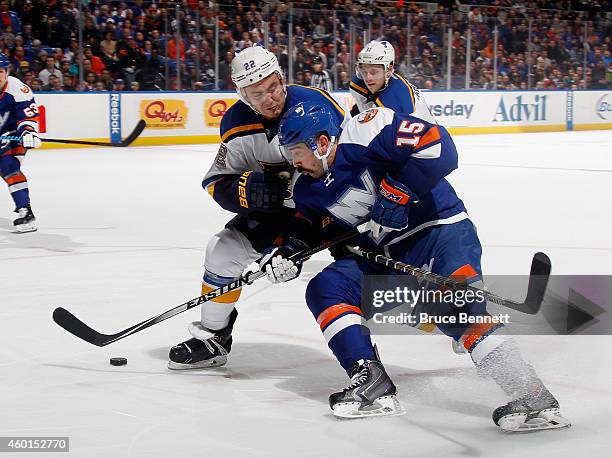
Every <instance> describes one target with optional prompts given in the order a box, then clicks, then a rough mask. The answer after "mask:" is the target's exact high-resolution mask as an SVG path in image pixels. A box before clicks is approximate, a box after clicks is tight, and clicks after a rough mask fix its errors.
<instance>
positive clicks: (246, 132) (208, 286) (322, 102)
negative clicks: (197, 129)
mask: <svg viewBox="0 0 612 458" xmlns="http://www.w3.org/2000/svg"><path fill="white" fill-rule="evenodd" d="M231 78H232V81H233V82H234V84H235V86H236V89H237V92H238V96H239V98H240V100H239V101H238V102H236V103H235V104H234V105H232V107H231V108H230V109H229V110H228V111H227V112H226V113H225V115H224V116H223V119H222V120H221V127H220V135H221V145H220V147H219V152H218V153H217V156H216V158H215V160H214V163H213V165H212V166H211V168H210V170H209V171H208V173H207V174H206V176H205V177H204V181H203V182H202V186H203V187H204V188H205V189H206V190H207V191H208V193H209V194H210V195H211V196H212V198H213V199H214V200H215V201H216V202H217V203H218V204H219V205H220V206H221V207H222V208H224V209H225V210H228V211H230V212H232V213H236V217H235V218H234V219H232V220H231V221H230V222H229V223H228V224H227V225H226V226H225V228H224V229H223V230H221V231H220V232H219V233H217V234H216V235H215V236H213V238H212V239H211V240H210V241H209V242H208V245H207V247H206V259H205V263H204V268H205V271H204V277H203V280H202V294H206V293H207V292H209V291H211V290H213V289H216V288H219V287H220V286H223V285H225V284H227V283H230V282H232V281H233V280H235V279H237V278H238V277H240V276H241V275H242V273H243V271H244V269H245V268H246V267H247V266H248V265H249V264H251V263H252V262H254V261H256V260H258V259H259V258H260V257H261V256H262V254H261V253H262V250H263V249H264V248H266V247H268V246H270V245H271V244H272V242H273V240H274V239H275V238H276V237H278V236H280V235H282V233H283V230H284V223H285V222H286V221H287V220H288V219H289V216H290V215H291V213H292V210H290V209H288V208H286V207H284V206H283V203H284V199H285V198H286V197H287V196H288V186H289V182H288V179H289V177H290V176H291V173H292V172H293V168H292V166H291V164H290V163H288V162H287V161H286V159H285V158H284V157H283V156H282V154H281V152H280V148H279V145H278V136H277V130H278V122H279V120H280V118H281V116H282V115H283V113H285V111H287V110H288V109H291V107H293V106H295V105H296V104H298V103H300V102H303V101H306V100H308V101H310V102H311V103H314V104H316V105H319V106H323V107H325V108H326V109H327V110H328V112H329V113H332V116H333V117H334V118H335V121H336V122H337V123H338V124H343V123H344V122H346V121H348V119H349V118H350V116H349V114H348V112H347V111H346V110H345V109H344V108H343V107H342V106H341V104H340V103H339V102H338V101H336V100H335V99H334V98H333V97H332V96H331V95H330V94H328V93H327V92H325V91H322V90H320V89H315V88H308V87H302V86H295V85H289V86H287V85H285V81H284V78H283V74H282V71H281V68H280V67H279V65H278V62H277V59H276V56H275V55H274V54H272V53H271V52H269V51H267V50H266V49H265V48H263V47H260V46H253V47H250V48H246V49H244V50H243V51H242V52H240V53H239V54H237V55H236V57H235V58H234V60H233V61H232V63H231ZM240 292H241V291H240V290H236V291H232V292H230V293H227V294H224V295H223V296H220V297H219V298H217V299H213V300H212V301H209V302H205V303H204V304H203V305H202V309H201V319H200V321H197V322H194V323H192V324H190V325H189V332H190V334H191V336H192V338H190V339H189V340H187V341H185V342H182V343H180V344H178V345H176V346H174V347H172V348H171V349H170V354H169V359H170V361H169V363H168V367H169V368H170V369H198V368H204V367H212V366H221V365H223V364H225V363H226V362H227V355H228V353H229V352H230V349H231V345H232V328H233V326H234V322H235V321H236V317H237V315H238V312H237V310H236V308H235V305H236V302H237V301H238V298H239V297H240Z"/></svg>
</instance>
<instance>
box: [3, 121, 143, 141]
mask: <svg viewBox="0 0 612 458" xmlns="http://www.w3.org/2000/svg"><path fill="white" fill-rule="evenodd" d="M146 125H147V122H146V121H145V120H144V119H141V120H140V121H138V124H136V127H135V128H134V130H133V131H132V133H131V134H130V135H128V136H127V137H125V138H124V139H123V140H121V141H120V142H119V143H111V142H94V141H89V140H67V139H66V140H65V139H63V138H42V137H41V139H40V140H41V141H42V142H47V143H68V144H71V145H93V146H117V147H120V148H124V147H126V146H130V145H131V144H132V143H133V142H134V140H136V139H137V138H138V136H139V135H140V134H141V133H142V131H143V130H144V128H145V127H146ZM0 140H4V141H19V140H21V137H18V136H14V135H9V136H4V137H0Z"/></svg>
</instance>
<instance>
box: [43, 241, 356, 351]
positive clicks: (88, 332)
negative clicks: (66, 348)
mask: <svg viewBox="0 0 612 458" xmlns="http://www.w3.org/2000/svg"><path fill="white" fill-rule="evenodd" d="M357 235H359V231H358V230H357V229H352V230H350V231H348V232H346V233H344V234H342V235H339V236H338V237H336V238H335V239H332V240H328V241H325V242H323V243H321V244H320V245H318V246H316V247H314V248H311V249H308V250H305V251H301V252H299V253H296V254H295V255H294V256H291V258H290V259H291V260H293V261H295V262H302V261H304V260H306V259H307V258H309V257H310V256H312V255H314V254H316V253H318V252H320V251H323V250H325V249H327V248H329V247H331V246H333V245H337V244H339V243H342V242H346V241H348V240H350V239H352V238H353V237H356V236H357ZM265 275H266V274H265V273H263V272H261V271H256V272H249V273H247V274H245V275H243V276H242V277H240V278H239V279H237V280H234V281H233V282H231V283H228V284H227V285H225V286H222V287H220V288H217V289H214V290H212V291H209V292H208V293H206V294H205V295H202V296H200V297H196V298H194V299H191V300H190V301H187V302H185V303H183V304H180V305H177V306H176V307H174V308H171V309H170V310H167V311H166V312H164V313H161V314H159V315H157V316H154V317H151V318H149V319H147V320H144V321H142V322H140V323H138V324H135V325H134V326H130V327H129V328H127V329H124V330H123V331H119V332H118V333H116V334H102V333H100V332H98V331H96V330H95V329H92V328H90V327H89V326H87V325H86V324H85V323H83V322H82V321H81V320H79V319H78V318H77V317H76V316H74V315H73V314H72V313H70V312H69V311H68V310H66V309H65V308H63V307H58V308H56V309H55V310H54V311H53V321H55V322H56V323H57V324H58V325H59V326H60V327H62V328H64V329H65V330H66V331H68V332H69V333H71V334H72V335H74V336H76V337H78V338H79V339H83V340H84V341H86V342H89V343H90V344H92V345H96V346H97V347H104V346H106V345H108V344H111V343H113V342H116V341H117V340H120V339H123V338H124V337H127V336H129V335H132V334H135V333H137V332H140V331H142V330H143V329H146V328H148V327H150V326H153V325H155V324H157V323H160V322H162V321H164V320H167V319H168V318H171V317H173V316H174V315H178V314H179V313H182V312H184V311H186V310H189V309H191V308H193V307H196V306H198V305H200V304H202V303H204V302H208V301H210V300H212V299H214V298H216V297H219V296H222V295H223V294H226V293H228V292H230V291H234V290H236V289H238V288H241V287H242V286H244V285H249V284H251V283H252V282H253V281H255V280H257V279H258V278H261V277H264V276H265Z"/></svg>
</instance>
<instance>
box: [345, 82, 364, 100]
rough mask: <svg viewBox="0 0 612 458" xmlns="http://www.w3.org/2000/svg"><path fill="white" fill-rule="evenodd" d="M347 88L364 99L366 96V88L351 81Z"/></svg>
mask: <svg viewBox="0 0 612 458" xmlns="http://www.w3.org/2000/svg"><path fill="white" fill-rule="evenodd" d="M349 87H350V88H351V89H353V90H354V91H355V92H358V93H359V94H361V95H363V96H364V97H367V96H368V90H367V89H366V88H363V87H361V86H359V85H358V84H357V83H355V82H353V81H351V84H350V85H349Z"/></svg>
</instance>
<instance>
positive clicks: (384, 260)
mask: <svg viewBox="0 0 612 458" xmlns="http://www.w3.org/2000/svg"><path fill="white" fill-rule="evenodd" d="M347 248H348V250H349V251H351V252H352V253H355V254H356V255H358V256H361V257H363V258H366V259H368V260H370V261H373V262H375V263H377V264H381V265H384V266H386V267H388V268H390V269H393V270H396V271H399V272H403V273H406V274H408V275H412V276H414V277H417V278H421V279H424V280H426V281H430V282H432V283H435V284H436V285H438V286H444V287H448V288H451V289H464V290H471V291H478V292H480V294H482V295H483V297H484V299H486V300H487V301H489V302H492V303H494V304H497V305H501V306H503V307H507V308H509V309H512V310H516V311H518V312H522V313H526V314H528V315H535V314H536V313H538V312H539V311H540V307H541V305H542V300H543V299H544V293H545V292H546V287H547V286H548V280H549V278H550V271H551V262H550V258H549V257H548V256H547V255H546V254H544V253H541V252H538V253H536V254H535V255H534V257H533V259H532V261H531V270H530V272H529V283H528V285H527V295H526V298H525V302H516V301H513V300H511V299H506V298H504V297H501V296H498V295H497V294H494V293H491V292H489V291H486V290H483V289H480V288H476V287H474V286H471V285H466V284H465V283H462V282H458V281H456V280H453V279H452V278H449V277H444V276H442V275H438V274H435V273H432V272H428V271H426V270H423V269H420V268H418V267H415V266H412V265H410V264H406V263H403V262H400V261H396V260H395V259H391V258H388V257H386V256H384V255H381V254H377V253H373V252H371V251H367V250H364V249H363V248H361V247H358V246H356V247H351V246H347Z"/></svg>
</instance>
